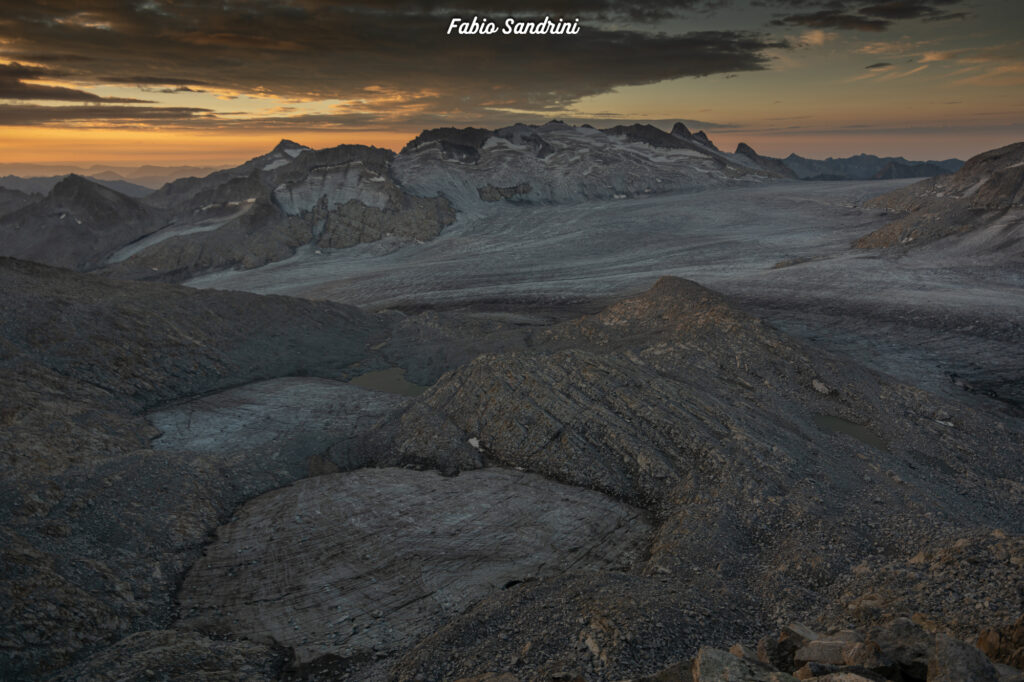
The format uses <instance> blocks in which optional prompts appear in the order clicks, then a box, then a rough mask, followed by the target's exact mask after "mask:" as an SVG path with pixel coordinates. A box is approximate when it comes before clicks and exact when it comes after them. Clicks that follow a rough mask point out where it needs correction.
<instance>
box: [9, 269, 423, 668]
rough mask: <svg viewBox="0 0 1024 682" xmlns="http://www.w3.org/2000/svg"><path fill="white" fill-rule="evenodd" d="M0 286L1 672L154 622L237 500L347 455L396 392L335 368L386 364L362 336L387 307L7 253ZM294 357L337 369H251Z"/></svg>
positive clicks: (167, 618)
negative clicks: (242, 290)
mask: <svg viewBox="0 0 1024 682" xmlns="http://www.w3.org/2000/svg"><path fill="white" fill-rule="evenodd" d="M0 289H2V290H3V291H4V294H5V303H4V306H3V309H2V311H0V330H2V332H0V380H2V382H3V385H4V391H3V392H2V395H0V425H2V427H3V428H2V429H0V461H2V462H3V464H4V467H5V475H4V477H3V480H2V481H0V520H2V526H0V610H2V612H3V613H4V614H5V617H4V619H3V622H2V623H0V678H3V679H22V678H28V679H36V678H39V677H40V676H41V675H43V674H44V673H46V672H48V671H52V670H56V669H59V668H61V667H62V666H65V665H67V664H69V663H71V662H73V661H75V660H76V659H77V658H79V657H81V656H84V655H85V654H87V653H89V652H91V651H95V650H97V649H98V648H100V647H103V646H105V645H108V644H111V643H113V642H115V641H117V640H118V639H119V638H121V637H122V636H124V635H126V634H128V633H131V632H134V631H136V630H139V629H146V628H155V629H161V628H165V627H166V626H168V625H169V624H170V623H171V621H172V620H173V617H174V606H173V603H172V599H173V593H174V591H175V589H176V585H177V583H178V581H180V579H181V576H182V575H183V573H184V571H185V569H186V568H188V566H190V565H191V564H192V562H193V561H194V560H195V558H196V557H197V556H198V555H199V551H200V549H201V547H202V545H203V544H204V543H205V542H206V541H207V539H208V534H209V532H210V531H211V530H212V529H214V528H216V527H217V526H218V525H220V524H221V523H223V522H224V521H225V520H226V519H227V518H228V517H229V515H230V514H231V512H233V511H234V510H235V509H237V508H238V506H239V505H241V504H242V503H243V502H244V501H246V500H248V499H251V498H253V497H255V496H257V495H259V494H261V493H264V492H266V491H268V490H272V489H275V488H279V487H281V486H283V485H287V484H288V483H290V482H292V481H294V480H296V479H297V478H301V477H305V476H308V475H310V474H315V473H322V472H323V471H325V470H326V471H329V470H337V469H338V468H339V467H344V466H346V461H347V459H340V460H339V463H332V462H331V461H330V460H329V459H327V458H326V457H327V455H328V450H331V449H333V451H334V452H336V453H338V457H339V458H340V457H343V456H346V453H347V452H348V447H347V445H346V444H348V443H351V442H353V440H354V439H358V438H359V436H360V434H361V433H362V432H363V431H366V430H368V429H369V428H370V427H371V426H372V425H373V424H375V423H376V422H377V421H378V420H380V419H383V418H384V417H385V416H386V415H388V414H390V413H391V412H392V411H393V410H394V409H396V408H397V407H399V406H400V405H401V404H402V402H403V401H404V400H405V399H404V398H399V397H398V396H392V395H388V394H382V393H375V392H371V391H364V390H362V389H359V388H356V387H353V386H349V385H346V384H344V383H341V381H339V380H347V379H349V378H351V377H352V376H355V375H356V374H360V373H363V372H365V371H367V369H371V368H373V367H374V366H375V363H376V366H382V367H385V366H387V365H386V364H384V363H383V361H382V360H380V359H375V351H373V350H372V347H373V346H375V345H378V344H379V343H381V342H382V340H383V339H385V338H387V330H388V328H389V327H388V325H389V324H390V323H389V322H387V320H386V319H385V318H382V317H379V316H376V315H371V314H367V313H364V312H362V311H360V310H358V309H356V308H353V307H348V306H341V305H336V304H330V303H314V302H311V301H303V300H298V299H286V298H284V297H263V296H256V295H250V294H238V293H230V292H216V291H208V292H199V291H195V290H191V289H186V288H184V287H177V286H171V285H163V284H146V283H129V282H113V281H109V280H103V279H100V278H97V277H93V276H89V275H80V274H77V273H73V272H69V271H65V270H57V269H54V268H50V267H46V266H42V265H38V264H33V263H26V262H23V261H15V260H11V259H0ZM303 374H305V375H320V376H321V377H330V378H332V379H334V380H328V379H323V378H313V377H295V376H292V377H290V378H279V379H275V380H273V381H264V382H259V383H256V384H252V383H249V382H253V381H255V380H258V379H270V378H272V377H282V376H288V375H303ZM240 384H248V386H246V387H243V388H235V389H232V390H228V391H226V392H225V393H222V394H217V395H211V396H208V397H204V398H200V399H199V400H191V401H189V402H185V403H178V402H175V401H181V400H184V399H188V398H190V397H191V396H194V395H196V394H204V393H207V392H212V391H217V390H219V389H226V388H228V387H235V386H238V385H240ZM168 403H174V404H172V405H168ZM153 407H160V408H161V409H160V410H159V411H158V412H157V414H158V415H160V418H159V419H158V418H154V422H155V423H157V424H158V426H154V422H150V421H149V420H148V419H147V418H146V416H145V414H144V411H145V410H147V409H150V408H153ZM275 415H276V416H277V417H278V418H277V419H274V418H273V417H274V416H275ZM297 419H306V423H305V424H304V425H303V426H302V427H301V428H299V426H298V425H297V423H296V420H297ZM183 422H184V423H183ZM161 429H164V430H165V437H164V438H157V437H158V436H160V435H161ZM246 436H248V438H247V437H246ZM155 438H157V441H158V442H159V441H163V442H162V443H160V446H161V447H160V449H159V450H153V449H151V443H150V441H152V440H153V439H155ZM189 646H191V645H189ZM197 646H199V648H200V649H201V648H203V646H206V645H201V646H200V645H197ZM214 649H216V647H214ZM197 655H198V654H197ZM86 677H88V675H86Z"/></svg>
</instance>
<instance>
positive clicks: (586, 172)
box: [392, 123, 775, 210]
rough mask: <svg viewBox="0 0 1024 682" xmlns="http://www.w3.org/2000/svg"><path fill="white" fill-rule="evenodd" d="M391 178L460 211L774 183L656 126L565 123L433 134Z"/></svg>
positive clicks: (406, 152) (396, 164)
mask: <svg viewBox="0 0 1024 682" xmlns="http://www.w3.org/2000/svg"><path fill="white" fill-rule="evenodd" d="M392 170H393V172H394V174H395V177H396V178H397V179H398V181H399V182H400V183H401V184H402V186H404V187H406V188H408V189H409V191H411V192H413V193H415V194H418V195H420V196H424V197H433V196H437V195H438V194H440V195H443V196H445V197H446V198H448V199H449V200H450V201H451V202H452V203H453V204H454V205H455V206H456V207H457V208H459V209H460V210H465V209H469V208H471V207H473V206H475V205H478V204H479V203H480V201H481V200H483V201H492V200H493V197H494V194H493V191H494V188H510V187H513V188H514V187H522V186H523V185H528V186H529V188H530V190H529V191H528V192H525V193H522V192H516V193H515V195H514V198H515V201H517V202H518V201H526V202H531V203H545V202H554V203H577V202H580V201H583V200H586V199H601V198H604V199H610V198H615V197H620V198H624V197H627V196H637V195H644V194H654V193H661V192H668V191H678V190H689V191H693V190H699V189H703V188H707V187H715V186H722V185H727V184H737V183H760V182H765V181H767V180H770V179H772V178H773V177H775V176H774V175H771V174H768V173H766V172H764V171H763V170H759V169H751V168H748V167H745V166H742V165H739V164H736V163H734V162H732V161H730V160H729V159H728V158H727V157H726V156H725V155H722V154H720V153H717V152H715V151H713V150H712V149H711V148H710V147H708V146H706V145H703V144H699V143H697V142H694V141H693V140H692V139H689V138H683V137H679V136H676V135H671V134H669V133H665V132H663V131H661V130H658V129H657V128H653V127H652V126H642V125H637V126H626V127H619V128H610V129H608V130H605V131H600V130H595V129H593V128H590V127H580V128H574V127H571V126H567V125H565V124H558V123H553V124H548V125H545V126H539V127H532V126H523V125H518V126H513V127H511V128H503V129H500V130H496V131H485V130H480V129H475V128H474V129H466V130H464V131H458V130H454V129H448V128H442V129H438V130H436V131H427V133H424V134H423V135H421V136H420V137H419V138H417V139H416V140H414V141H413V142H410V143H409V145H407V146H406V148H405V149H403V150H402V153H401V154H399V155H398V156H397V157H396V158H395V160H394V161H393V162H392ZM488 188H490V189H488Z"/></svg>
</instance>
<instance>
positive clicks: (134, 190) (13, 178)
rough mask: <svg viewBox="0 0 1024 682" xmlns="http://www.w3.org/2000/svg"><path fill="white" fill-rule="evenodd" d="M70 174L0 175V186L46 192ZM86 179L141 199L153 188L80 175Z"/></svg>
mask: <svg viewBox="0 0 1024 682" xmlns="http://www.w3.org/2000/svg"><path fill="white" fill-rule="evenodd" d="M71 175H78V174H76V173H68V174H66V175H50V176H43V177H35V178H23V177H19V176H17V175H5V176H4V177H0V187H2V188H4V189H10V190H16V191H19V192H24V193H25V194H46V193H47V192H49V191H50V190H52V189H53V188H54V187H55V186H56V185H57V183H59V182H60V181H61V180H63V179H65V178H67V177H70V176H71ZM81 177H85V178H86V179H87V180H91V181H93V182H95V183H96V184H97V185H102V186H104V187H107V188H109V189H112V190H114V191H115V192H120V193H121V194H124V195H127V196H130V197H135V198H136V199H141V198H142V197H144V196H146V195H147V194H150V193H152V191H153V189H152V188H150V187H143V186H142V185H138V184H135V183H134V182H128V181H127V180H110V179H105V178H101V177H97V176H95V175H88V176H81Z"/></svg>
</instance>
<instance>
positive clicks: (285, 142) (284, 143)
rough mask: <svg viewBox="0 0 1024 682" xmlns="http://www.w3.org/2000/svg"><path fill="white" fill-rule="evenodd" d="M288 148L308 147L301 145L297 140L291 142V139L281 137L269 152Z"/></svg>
mask: <svg viewBox="0 0 1024 682" xmlns="http://www.w3.org/2000/svg"><path fill="white" fill-rule="evenodd" d="M289 149H308V147H306V146H305V145H301V144H299V143H298V142H293V141H291V140H288V139H283V140H281V141H280V142H278V143H277V146H276V147H274V149H273V150H271V153H274V152H283V151H287V150H289Z"/></svg>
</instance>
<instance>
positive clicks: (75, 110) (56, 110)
mask: <svg viewBox="0 0 1024 682" xmlns="http://www.w3.org/2000/svg"><path fill="white" fill-rule="evenodd" d="M209 116H212V112H211V111H210V110H209V109H198V108H191V107H128V106H110V105H105V106H92V105H86V106H82V105H71V106H42V105H33V104H0V126H33V125H44V124H47V123H55V122H62V123H63V122H71V123H89V122H96V123H102V124H104V125H109V124H111V123H116V124H121V125H131V124H133V123H138V124H142V123H153V122H174V123H187V122H190V121H197V120H199V119H201V118H205V117H209Z"/></svg>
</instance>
